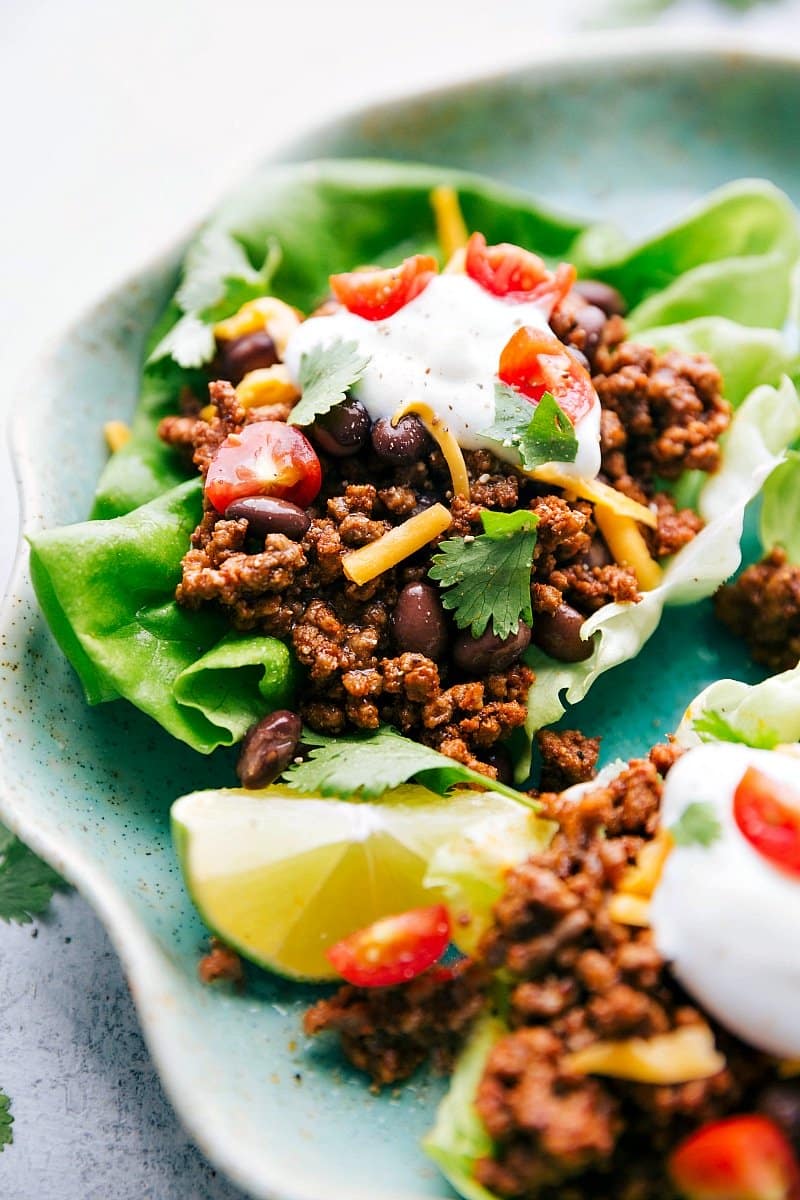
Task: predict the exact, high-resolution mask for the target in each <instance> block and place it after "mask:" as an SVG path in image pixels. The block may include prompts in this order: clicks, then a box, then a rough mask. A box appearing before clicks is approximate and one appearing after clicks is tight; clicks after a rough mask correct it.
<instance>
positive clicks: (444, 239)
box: [431, 184, 469, 262]
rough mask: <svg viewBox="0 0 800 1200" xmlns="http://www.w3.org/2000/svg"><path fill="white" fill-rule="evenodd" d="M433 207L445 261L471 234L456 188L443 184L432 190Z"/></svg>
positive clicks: (438, 237) (461, 246) (461, 247)
mask: <svg viewBox="0 0 800 1200" xmlns="http://www.w3.org/2000/svg"><path fill="white" fill-rule="evenodd" d="M431 207H432V208H433V215H434V218H435V220H436V237H437V239H438V241H439V245H440V246H441V248H442V255H443V257H444V259H445V262H446V261H448V259H451V258H452V257H453V255H454V254H455V253H456V251H457V250H461V249H463V247H464V246H466V244H467V240H468V238H469V234H468V232H467V226H466V224H465V222H464V216H463V214H462V212H461V205H460V204H459V202H458V192H457V191H456V190H455V188H451V187H447V186H446V185H444V184H442V185H441V186H440V187H435V188H434V189H433V191H432V192H431Z"/></svg>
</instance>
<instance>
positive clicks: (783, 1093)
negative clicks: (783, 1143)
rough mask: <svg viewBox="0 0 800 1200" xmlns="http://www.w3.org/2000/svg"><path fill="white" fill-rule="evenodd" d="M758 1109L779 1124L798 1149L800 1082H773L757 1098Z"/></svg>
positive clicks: (799, 1137)
mask: <svg viewBox="0 0 800 1200" xmlns="http://www.w3.org/2000/svg"><path fill="white" fill-rule="evenodd" d="M757 1107H758V1111H759V1112H761V1113H763V1114H764V1116H765V1117H769V1118H770V1120H772V1121H774V1122H775V1124H776V1125H779V1126H780V1127H781V1129H782V1130H783V1132H784V1133H785V1134H786V1136H787V1137H788V1139H789V1141H790V1142H792V1143H793V1144H794V1147H795V1149H796V1150H800V1084H798V1083H789V1082H786V1083H773V1084H770V1086H769V1087H767V1088H765V1089H764V1091H763V1092H762V1093H761V1095H760V1096H759V1098H758V1105H757Z"/></svg>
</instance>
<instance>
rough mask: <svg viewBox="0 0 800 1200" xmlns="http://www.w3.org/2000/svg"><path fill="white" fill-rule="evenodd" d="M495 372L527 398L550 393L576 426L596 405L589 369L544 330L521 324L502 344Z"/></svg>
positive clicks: (536, 397) (535, 397)
mask: <svg viewBox="0 0 800 1200" xmlns="http://www.w3.org/2000/svg"><path fill="white" fill-rule="evenodd" d="M497 373H498V375H499V376H500V378H501V379H502V381H503V383H507V384H509V385H510V386H511V387H514V388H517V390H518V391H520V392H522V394H523V395H524V396H527V397H528V398H529V399H530V400H535V401H537V402H538V401H539V400H541V398H542V396H543V395H544V393H545V392H550V393H551V394H552V396H553V398H554V399H555V400H556V401H557V402H558V403H559V405H560V406H561V408H563V410H564V412H565V413H566V414H567V416H568V417H569V419H570V420H571V421H572V424H573V425H577V423H578V421H580V419H581V417H583V416H585V414H586V413H587V412H589V411H590V410H591V409H592V407H593V406H594V404H595V394H594V388H593V387H592V380H591V378H590V376H589V372H588V371H587V370H586V368H585V367H582V366H581V365H580V363H578V362H576V361H575V359H574V358H573V357H572V355H571V354H568V353H567V351H566V350H565V349H564V345H563V343H562V342H560V341H559V340H558V338H557V337H555V336H554V335H553V334H552V333H548V332H547V331H546V330H542V329H534V328H532V327H531V326H529V325H524V326H523V327H522V329H518V330H517V332H516V333H515V334H514V336H513V337H512V338H511V340H510V341H509V342H507V343H506V345H505V346H504V347H503V351H502V353H501V355H500V367H499V369H498V372H497Z"/></svg>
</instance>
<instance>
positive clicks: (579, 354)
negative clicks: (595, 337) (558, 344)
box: [564, 346, 592, 371]
mask: <svg viewBox="0 0 800 1200" xmlns="http://www.w3.org/2000/svg"><path fill="white" fill-rule="evenodd" d="M564 348H565V350H566V352H567V354H569V355H570V357H571V358H574V359H575V362H576V363H577V364H578V366H579V367H583V369H584V371H591V369H592V367H591V364H590V362H589V360H588V358H587V357H586V355H585V354H584V353H583V351H582V350H579V349H578V347H577V346H565V347H564Z"/></svg>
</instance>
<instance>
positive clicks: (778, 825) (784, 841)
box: [733, 767, 800, 875]
mask: <svg viewBox="0 0 800 1200" xmlns="http://www.w3.org/2000/svg"><path fill="white" fill-rule="evenodd" d="M733 815H734V817H735V819H736V824H737V825H738V826H739V829H740V831H741V833H742V834H743V835H744V837H746V838H747V840H748V842H749V843H750V845H751V846H754V847H755V849H756V850H757V851H758V852H759V854H763V856H764V858H768V859H769V860H770V862H771V863H774V864H775V866H776V867H782V868H783V870H784V871H789V872H790V873H791V874H792V875H800V792H797V791H795V789H794V788H792V787H789V785H788V784H786V783H781V782H779V780H777V779H772V778H771V776H769V775H765V774H764V772H763V771H759V770H758V769H757V768H756V767H748V768H747V770H746V771H745V773H744V775H743V776H742V778H741V781H740V783H739V786H738V787H737V789H736V791H735V792H734V795H733Z"/></svg>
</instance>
